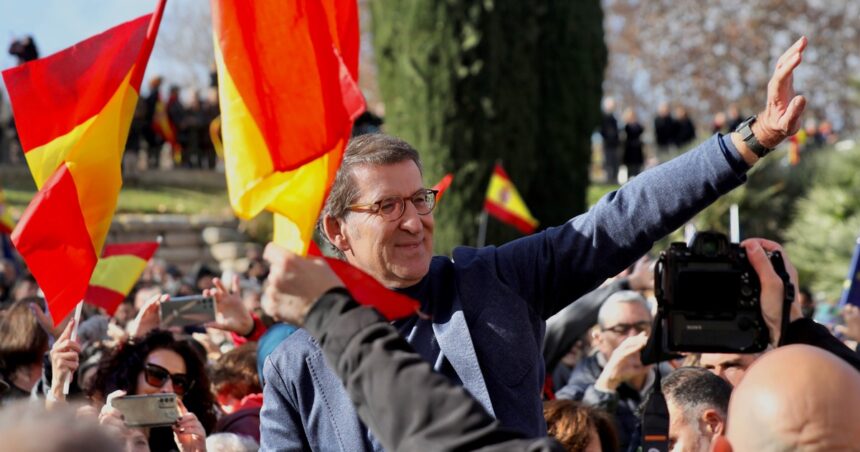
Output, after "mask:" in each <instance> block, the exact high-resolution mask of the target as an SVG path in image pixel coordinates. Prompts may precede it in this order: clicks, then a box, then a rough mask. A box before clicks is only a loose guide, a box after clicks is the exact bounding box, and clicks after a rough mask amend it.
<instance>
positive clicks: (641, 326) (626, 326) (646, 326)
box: [601, 321, 651, 336]
mask: <svg viewBox="0 0 860 452" xmlns="http://www.w3.org/2000/svg"><path fill="white" fill-rule="evenodd" d="M631 330H636V334H639V333H641V332H643V331H644V332H646V333H650V332H651V323H650V322H645V321H642V322H636V323H619V324H617V325H615V326H611V327H609V328H602V329H601V331H611V332H613V333H615V334H619V335H621V336H626V335H627V334H630V331H631Z"/></svg>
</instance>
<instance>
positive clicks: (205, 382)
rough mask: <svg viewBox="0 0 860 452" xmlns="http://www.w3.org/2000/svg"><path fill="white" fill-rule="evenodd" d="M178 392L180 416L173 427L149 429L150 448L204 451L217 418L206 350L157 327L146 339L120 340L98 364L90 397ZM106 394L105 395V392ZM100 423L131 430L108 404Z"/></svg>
mask: <svg viewBox="0 0 860 452" xmlns="http://www.w3.org/2000/svg"><path fill="white" fill-rule="evenodd" d="M161 393H175V394H176V395H177V396H178V397H177V401H178V404H179V410H180V414H181V417H180V419H179V420H178V421H177V423H176V424H175V425H174V426H172V427H156V428H151V429H149V431H148V432H144V433H148V441H149V448H150V450H151V451H152V452H157V451H169V450H175V449H176V448H177V447H178V448H179V450H183V451H186V450H205V445H206V435H207V434H208V433H209V432H211V431H212V429H213V427H214V426H215V421H216V411H215V397H214V396H213V395H212V392H211V390H210V384H209V378H208V376H207V374H206V367H205V362H204V360H203V355H202V351H200V350H197V349H196V348H195V347H194V345H192V344H191V343H190V341H189V340H177V339H174V337H173V335H172V334H171V333H170V332H167V331H163V330H153V331H151V332H150V333H149V334H147V335H146V336H144V337H143V338H142V339H138V340H135V341H130V342H126V343H124V344H121V345H120V346H119V347H118V348H117V349H116V350H115V351H114V353H113V354H112V355H111V356H110V357H109V358H107V359H105V360H104V361H102V363H101V365H100V366H99V370H98V372H97V373H96V379H95V383H94V384H93V389H92V393H91V394H90V397H91V398H92V399H93V400H94V401H105V400H106V398H107V399H110V398H113V397H118V396H122V395H126V394H128V395H139V394H161ZM105 396H107V397H105ZM99 420H100V421H101V423H102V424H106V425H108V426H110V427H114V428H116V429H118V430H121V431H123V432H125V434H126V435H129V434H131V432H129V430H131V429H127V428H126V427H125V424H124V423H123V421H122V417H121V414H120V413H119V411H117V410H116V409H115V408H111V407H110V405H109V404H107V403H106V404H105V405H104V406H103V407H102V409H101V413H100V415H99Z"/></svg>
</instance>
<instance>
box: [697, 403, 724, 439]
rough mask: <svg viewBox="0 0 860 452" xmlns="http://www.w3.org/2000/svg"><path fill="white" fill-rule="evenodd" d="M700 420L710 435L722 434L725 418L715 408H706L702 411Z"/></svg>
mask: <svg viewBox="0 0 860 452" xmlns="http://www.w3.org/2000/svg"><path fill="white" fill-rule="evenodd" d="M702 421H703V422H704V423H705V425H706V426H707V428H708V432H709V433H711V434H712V435H722V434H723V433H725V431H726V420H725V419H723V417H722V416H720V413H718V412H717V410H713V409H708V410H705V411H704V412H703V413H702Z"/></svg>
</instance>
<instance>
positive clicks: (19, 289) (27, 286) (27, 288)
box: [12, 274, 39, 301]
mask: <svg viewBox="0 0 860 452" xmlns="http://www.w3.org/2000/svg"><path fill="white" fill-rule="evenodd" d="M38 296H39V284H38V283H36V278H34V277H33V275H30V274H27V275H24V276H23V277H22V278H18V282H17V283H15V287H14V288H13V289H12V300H14V301H18V300H23V299H25V298H33V297H38Z"/></svg>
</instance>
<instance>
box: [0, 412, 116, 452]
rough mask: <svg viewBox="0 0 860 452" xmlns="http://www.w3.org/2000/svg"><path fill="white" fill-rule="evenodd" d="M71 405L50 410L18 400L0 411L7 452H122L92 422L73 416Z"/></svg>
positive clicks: (0, 425) (0, 427) (3, 447)
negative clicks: (95, 451)
mask: <svg viewBox="0 0 860 452" xmlns="http://www.w3.org/2000/svg"><path fill="white" fill-rule="evenodd" d="M75 408H77V407H75V406H74V405H70V406H59V407H55V408H52V409H51V410H47V409H45V404H44V403H42V404H37V403H32V402H30V401H20V402H17V403H15V404H14V405H10V406H8V407H5V408H4V409H3V410H0V438H2V439H3V446H2V449H3V450H4V451H6V452H89V451H94V450H97V451H104V452H120V451H123V450H128V449H124V448H123V447H122V443H121V442H120V441H119V439H118V438H115V437H114V436H113V435H111V434H110V433H109V432H108V431H107V430H106V429H105V428H104V427H102V426H100V425H99V424H98V423H97V422H96V421H95V419H94V418H93V419H91V418H81V417H79V416H77V415H76V413H75Z"/></svg>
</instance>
